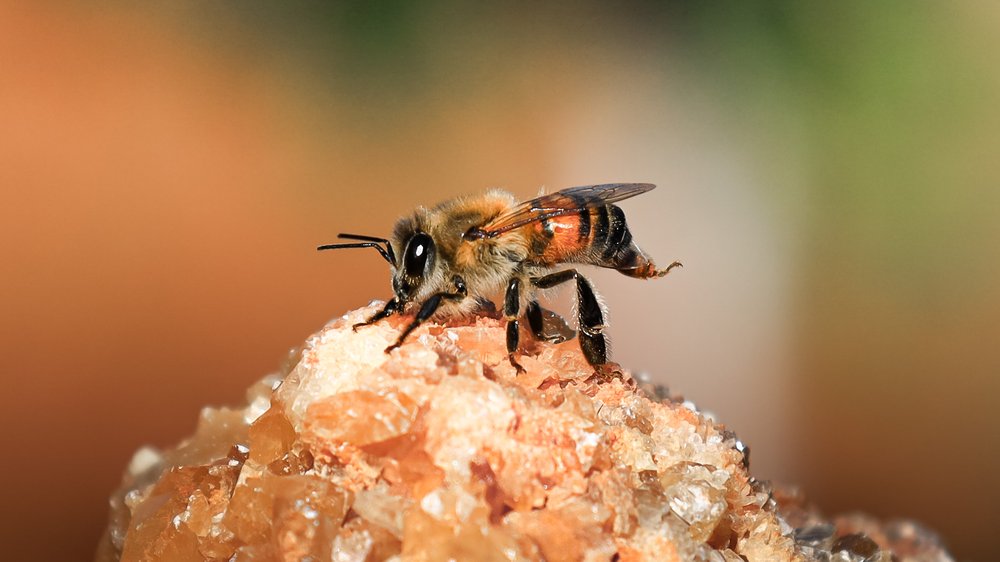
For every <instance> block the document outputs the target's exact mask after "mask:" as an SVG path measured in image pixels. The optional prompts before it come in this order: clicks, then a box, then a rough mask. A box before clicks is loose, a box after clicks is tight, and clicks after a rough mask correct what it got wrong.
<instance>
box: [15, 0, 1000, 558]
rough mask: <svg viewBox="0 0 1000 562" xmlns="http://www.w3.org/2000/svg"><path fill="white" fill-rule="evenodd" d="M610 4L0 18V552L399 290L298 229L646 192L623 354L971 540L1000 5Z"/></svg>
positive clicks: (778, 461) (760, 443)
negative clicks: (626, 188)
mask: <svg viewBox="0 0 1000 562" xmlns="http://www.w3.org/2000/svg"><path fill="white" fill-rule="evenodd" d="M529 6H531V7H529ZM602 6H603V5H602V4H600V3H596V2H595V3H593V4H589V3H582V4H581V3H574V4H573V5H566V6H559V5H552V6H550V7H548V8H537V7H534V5H520V4H506V5H501V4H496V5H492V6H491V7H488V8H487V7H475V8H469V7H462V6H460V5H458V4H453V3H449V2H444V3H437V4H434V5H433V6H425V7H421V8H417V7H416V5H414V4H410V3H404V2H400V3H395V4H393V3H389V4H384V3H383V4H380V6H379V7H378V8H373V7H371V6H369V5H367V4H361V3H358V4H354V3H346V4H340V5H338V6H337V7H326V8H316V9H313V10H307V9H304V8H298V9H296V10H294V11H284V9H283V8H279V7H277V5H275V7H273V8H261V7H256V6H249V5H245V4H244V3H240V2H213V3H209V4H206V3H202V2H176V3H169V4H168V6H164V7H160V8H152V7H149V8H136V7H128V6H126V5H125V4H120V3H117V2H102V3H99V4H96V5H95V4H83V3H79V4H78V3H74V2H36V3H31V4H30V5H29V4H28V3H20V5H14V4H12V3H9V2H0V189H3V203H2V204H0V250H2V259H0V315H2V322H0V342H2V344H0V345H2V347H0V351H2V359H3V370H2V373H3V382H4V386H5V388H6V389H7V392H6V393H5V396H6V405H5V407H4V408H2V409H0V422H2V426H0V427H2V428H3V430H2V431H0V440H2V448H0V450H2V451H3V462H2V463H0V467H2V468H0V470H2V477H3V483H4V487H5V489H6V490H7V492H6V495H5V497H6V498H8V500H7V501H8V504H7V509H6V510H5V511H4V515H3V516H0V517H2V518H3V519H2V521H0V528H2V529H3V533H4V541H3V544H4V549H5V550H6V553H5V554H6V557H5V558H7V559H18V560H75V559H88V558H89V557H90V556H91V555H92V552H93V549H94V547H95V546H96V543H97V539H98V536H99V534H100V532H101V530H102V528H103V526H104V524H105V517H106V513H107V503H106V498H107V497H108V495H109V493H110V491H111V490H112V489H113V488H114V487H116V486H117V484H118V480H119V477H120V474H121V471H122V470H123V468H124V467H125V465H126V463H127V462H128V460H129V458H130V456H131V454H132V452H133V451H134V450H135V449H136V448H138V447H139V446H141V445H143V444H146V443H151V444H154V445H157V446H170V445H172V444H173V443H176V442H177V441H178V440H180V439H182V438H183V437H184V436H186V435H189V434H190V433H191V431H192V430H193V427H194V423H195V420H196V416H197V412H198V410H199V409H200V408H201V407H202V406H204V405H208V404H232V403H238V402H239V401H240V400H241V399H242V393H243V390H244V389H245V388H246V387H247V386H248V385H249V384H250V383H251V382H253V381H255V380H257V379H258V378H260V377H262V376H263V375H265V374H267V373H269V372H273V371H274V370H276V369H277V367H278V365H279V364H280V362H281V361H282V360H283V358H284V356H285V353H286V352H287V350H288V349H289V348H291V347H292V346H294V345H297V344H298V343H300V342H301V341H302V340H303V339H304V338H305V337H306V336H308V335H309V334H310V333H311V332H313V331H315V330H316V329H318V328H319V327H320V326H321V325H322V324H323V323H324V322H326V321H327V320H329V319H331V318H333V317H335V316H337V315H339V314H341V313H342V312H344V311H346V310H348V309H350V308H354V307H357V306H360V305H362V304H365V303H366V302H368V300H370V299H372V298H385V297H387V296H389V284H388V278H387V277H388V276H387V272H386V268H385V264H384V262H382V261H381V259H379V258H378V256H377V255H375V253H374V252H370V253H366V252H365V251H360V250H359V251H357V252H341V253H337V254H333V253H330V254H317V253H316V252H315V251H314V247H315V245H316V244H319V243H325V242H332V241H334V236H335V234H336V233H337V232H341V231H346V232H362V233H369V234H373V235H378V234H388V233H389V232H390V229H391V226H392V223H393V221H394V220H395V219H396V217H398V216H399V215H400V214H402V213H405V212H406V211H407V210H409V209H412V208H413V207H415V206H416V205H419V204H432V203H435V202H437V201H439V200H441V199H443V198H447V197H451V196H455V195H460V194H466V193H470V192H477V191H480V190H483V189H486V188H488V187H497V186H500V187H506V188H508V189H510V190H511V191H513V192H514V193H516V194H517V195H518V196H520V197H523V198H528V197H530V196H532V195H534V194H535V193H537V191H538V189H539V188H540V187H542V186H546V187H548V188H549V189H558V188H562V187H567V186H571V185H580V184H588V183H602V182H608V181H643V182H653V183H657V184H659V185H660V187H659V189H657V190H656V191H654V192H652V193H650V194H647V195H644V196H642V197H641V198H637V199H635V200H630V201H627V202H625V203H623V205H622V206H623V207H624V208H625V210H626V213H627V214H628V216H629V220H630V223H631V225H632V230H633V231H634V233H635V236H636V239H637V240H638V241H639V243H640V244H641V245H642V246H643V248H644V249H646V250H647V251H648V252H649V253H650V254H651V255H653V256H655V257H656V258H657V259H658V261H660V262H661V263H668V262H669V261H671V260H673V259H681V260H682V261H684V262H685V266H686V267H685V268H684V269H683V270H680V271H678V272H676V273H674V274H671V276H670V277H669V278H667V279H665V280H662V281H657V282H649V283H642V282H638V281H634V280H631V279H626V278H624V277H622V276H618V275H617V274H614V273H610V272H594V275H593V279H594V281H595V284H596V285H597V287H598V288H599V290H601V292H602V295H603V296H604V298H605V301H606V302H607V304H608V306H609V309H610V313H611V321H612V327H611V335H612V337H613V338H614V344H615V347H614V349H615V356H616V358H617V359H618V360H619V361H621V362H622V363H623V364H625V365H626V366H629V367H631V368H634V369H637V370H645V371H648V372H651V373H653V374H654V376H655V377H656V378H657V380H659V381H660V382H662V383H665V384H668V385H669V386H670V387H671V389H672V390H674V391H675V392H679V393H683V394H684V395H686V396H687V397H688V398H690V399H692V400H694V401H695V402H696V403H697V404H698V405H699V406H700V407H702V408H705V409H708V410H710V411H712V412H714V413H715V414H716V415H717V416H718V417H719V418H720V419H721V420H722V421H724V422H726V423H727V424H728V425H729V426H730V427H732V428H733V429H735V430H736V431H737V432H738V434H739V435H740V436H741V437H742V438H743V440H744V441H746V442H747V443H748V444H749V445H750V446H751V448H752V449H753V471H754V473H755V474H756V475H757V476H758V477H761V478H772V479H776V480H780V481H785V482H794V483H798V484H800V485H802V487H803V488H804V489H805V490H806V492H807V494H808V495H809V496H810V497H811V498H813V499H814V500H816V501H817V502H818V503H819V504H820V506H822V508H823V509H824V510H826V511H827V512H830V513H833V512H839V511H845V510H852V509H858V510H864V511H867V512H871V513H873V514H875V515H878V516H880V517H893V516H907V517H914V518H917V519H919V520H921V521H923V522H925V523H926V524H928V525H929V526H931V527H932V528H935V529H937V530H939V531H940V532H941V533H942V534H943V535H944V537H945V539H946V541H947V542H948V544H949V545H951V546H952V548H953V550H954V552H955V554H957V555H959V557H961V558H978V559H982V560H986V559H988V558H989V557H990V554H989V552H990V550H989V548H990V547H991V546H992V545H991V543H992V535H991V533H990V532H988V529H990V528H991V527H992V526H991V524H990V521H991V520H990V519H989V517H990V516H991V515H992V512H993V510H992V507H993V505H995V503H996V501H997V500H998V499H1000V493H998V492H997V491H996V489H995V487H994V486H992V484H991V483H992V481H993V479H994V475H995V474H996V472H997V471H998V470H1000V453H998V450H997V446H996V444H997V441H996V436H997V435H998V434H1000V433H998V432H1000V421H998V418H997V417H996V416H994V415H993V411H992V409H993V408H994V407H995V403H996V396H997V395H998V393H1000V382H998V381H1000V379H998V375H1000V349H998V346H997V345H996V343H997V342H998V341H1000V259H998V258H1000V252H998V248H1000V220H998V218H1000V189H998V188H997V185H998V181H997V180H998V179H1000V159H997V158H996V152H997V148H998V147H1000V114H998V109H997V106H996V103H995V101H996V100H997V99H1000V98H998V94H1000V72H998V71H997V69H996V65H995V60H994V59H995V57H994V54H995V53H996V52H997V48H998V47H1000V44H998V43H1000V39H998V38H1000V33H997V32H998V31H1000V30H998V29H997V27H998V24H997V22H1000V17H998V16H1000V13H998V10H997V9H996V7H995V6H992V5H991V4H989V3H968V4H962V5H952V6H948V7H945V6H944V5H941V6H938V5H937V4H932V3H910V2H905V3H902V2H901V3H898V4H893V3H891V2H890V3H884V4H880V5H879V6H877V7H871V6H868V5H867V4H866V3H861V2H858V3H851V2H848V3H837V5H836V7H834V6H832V5H831V6H827V7H821V6H818V5H817V6H813V7H808V6H805V5H804V4H800V3H795V2H788V3H774V2H770V3H767V2H762V3H759V4H758V3H754V2H747V3H741V4H740V6H739V7H738V8H735V7H734V8H733V9H731V10H727V11H725V12H716V11H714V10H711V9H709V8H705V7H696V6H694V5H690V6H689V5H682V4H677V5H672V4H664V5H661V4H652V3H633V4H629V5H627V9H625V8H624V7H622V8H620V9H615V10H612V9H611V8H605V7H602ZM558 305H559V306H562V307H564V308H565V307H566V306H567V304H566V302H565V299H563V301H562V302H560V303H558Z"/></svg>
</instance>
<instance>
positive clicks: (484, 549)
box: [96, 304, 950, 562]
mask: <svg viewBox="0 0 1000 562" xmlns="http://www.w3.org/2000/svg"><path fill="white" fill-rule="evenodd" d="M374 307H377V304H376V305H373V306H372V307H368V308H366V309H362V310H358V311H354V312H352V313H350V314H348V315H345V316H344V317H343V318H340V319H338V320H336V321H334V322H332V323H331V324H329V325H328V326H326V327H325V328H324V329H323V330H322V331H321V332H319V333H318V334H316V335H315V336H313V337H311V338H309V340H307V341H306V343H305V344H304V346H303V348H302V349H301V351H300V352H299V353H297V354H296V355H295V356H294V357H295V362H294V366H291V367H290V368H289V370H288V372H287V373H285V374H284V376H283V377H280V378H275V377H269V378H267V379H265V380H264V381H262V382H260V383H258V384H256V385H254V387H252V388H251V390H250V392H249V393H248V405H247V406H246V407H245V408H242V409H227V408H222V409H206V410H205V411H204V412H203V413H202V416H201V419H200V421H199V424H198V428H197V430H196V431H195V434H194V435H193V436H192V437H191V438H190V439H188V440H186V441H184V442H182V443H181V444H180V445H179V446H178V447H176V448H174V449H171V450H167V451H162V452H161V451H156V450H153V449H150V448H143V449H140V451H139V452H138V453H137V454H136V456H135V458H134V459H133V461H132V463H130V465H129V467H128V470H127V472H126V474H125V477H124V480H123V483H122V487H121V488H120V489H119V490H118V491H117V492H116V493H115V494H113V496H112V497H111V516H110V519H109V524H108V529H107V532H106V534H105V536H104V538H103V539H102V542H101V544H100V546H99V548H98V552H97V556H96V560H97V561H98V562H107V561H111V560H122V561H127V562H133V561H150V562H167V561H170V562H173V561H187V560H192V561H197V560H216V561H232V562H240V561H262V560H281V561H285V560H289V561H290V560H310V561H315V562H321V561H334V562H361V561H372V560H413V561H437V560H487V561H489V560H496V561H513V560H546V561H550V562H555V561H575V560H586V561H610V560H618V561H620V562H639V561H660V560H666V561H687V560H706V561H715V562H736V561H740V560H746V561H749V562H765V561H767V562H770V561H783V560H851V561H854V560H866V561H871V562H876V561H882V560H886V561H887V560H892V559H898V560H904V561H905V560H913V561H925V560H926V561H939V560H940V561H946V560H950V558H948V555H947V553H946V552H945V551H944V549H943V548H941V546H940V543H939V542H938V541H937V540H936V538H934V536H933V535H932V534H931V533H928V532H926V531H924V530H923V529H921V528H920V527H918V526H915V525H912V524H908V523H905V522H896V523H892V524H890V525H888V526H881V525H880V524H879V523H878V522H876V521H874V520H871V519H868V518H864V517H849V518H841V519H837V520H835V521H832V522H831V521H827V520H825V519H824V518H823V517H822V516H821V515H820V514H819V513H818V512H817V511H816V510H815V509H814V508H813V507H811V506H809V505H808V504H806V503H805V501H804V499H803V497H802V495H801V494H798V493H796V492H789V491H788V490H786V489H783V488H781V487H772V486H771V485H768V484H765V483H763V482H760V481H757V480H754V479H753V478H751V476H750V474H749V472H748V470H749V466H748V465H749V462H748V458H749V457H748V450H747V449H746V447H744V445H743V444H742V442H740V441H739V439H738V438H737V437H736V436H735V434H734V433H733V432H732V431H730V430H727V429H726V428H725V427H724V426H722V425H721V424H719V423H718V422H716V421H714V420H713V419H712V418H710V417H708V416H707V415H706V414H704V413H699V412H698V411H697V410H696V409H694V408H693V407H689V406H688V405H686V403H685V402H684V401H683V400H681V399H679V398H667V396H668V393H667V392H666V391H665V390H663V389H657V388H655V387H651V385H649V384H645V383H643V384H640V383H638V382H637V381H636V380H635V379H634V378H633V377H632V376H631V375H630V374H629V373H628V372H627V371H625V370H623V369H621V368H620V367H618V366H616V365H613V364H612V365H609V367H610V368H609V369H606V370H604V371H602V372H600V373H595V371H594V369H593V368H592V367H590V366H589V365H588V364H587V363H586V361H585V360H584V358H583V356H582V355H581V353H580V351H579V346H578V344H577V342H575V341H567V342H565V343H552V342H529V343H526V349H525V351H524V353H523V354H522V356H521V358H520V362H521V364H522V365H523V366H524V368H525V372H523V373H520V374H518V373H517V372H515V370H514V369H513V367H511V365H510V364H509V362H508V361H507V357H506V351H505V349H504V341H505V326H504V323H503V321H502V320H501V319H498V318H496V317H489V316H479V317H475V318H472V319H469V320H452V321H449V322H448V323H446V324H437V323H428V324H426V325H425V326H423V327H421V328H420V329H418V330H416V331H415V332H414V333H413V334H412V335H411V337H410V338H409V339H408V340H407V342H406V343H405V344H404V345H402V346H401V347H400V348H398V349H396V350H394V351H393V352H392V353H390V354H385V353H384V352H383V350H384V349H385V348H386V346H388V345H389V344H391V343H393V341H394V340H395V339H396V337H397V336H398V334H399V331H400V329H401V328H402V327H403V325H404V323H405V322H406V321H407V320H406V319H405V318H398V317H396V318H389V319H386V320H384V321H381V322H379V323H377V324H374V325H372V326H369V327H366V328H363V329H360V330H358V331H357V332H355V331H353V330H352V329H351V325H352V324H354V323H356V322H359V321H361V320H362V319H363V318H365V317H366V316H368V315H371V314H372V313H373V311H374V310H376V308H374ZM644 388H654V392H658V394H650V393H647V392H645V391H644V390H643V389H644ZM894 549H898V550H894Z"/></svg>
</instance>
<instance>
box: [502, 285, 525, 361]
mask: <svg viewBox="0 0 1000 562" xmlns="http://www.w3.org/2000/svg"><path fill="white" fill-rule="evenodd" d="M520 309H521V278H520V277H513V278H511V280H510V282H509V283H508V284H507V293H506V294H505V295H504V299H503V315H504V318H506V319H507V359H509V360H510V364H511V365H512V366H513V367H514V368H515V369H517V372H518V374H520V373H523V372H524V367H522V366H521V364H520V363H518V362H517V360H516V359H514V354H515V353H516V352H517V344H518V342H519V341H520V337H521V334H520V326H519V325H518V323H517V314H518V312H520Z"/></svg>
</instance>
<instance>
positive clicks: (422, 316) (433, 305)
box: [385, 275, 469, 353]
mask: <svg viewBox="0 0 1000 562" xmlns="http://www.w3.org/2000/svg"><path fill="white" fill-rule="evenodd" d="M453 282H454V283H455V290H456V292H454V293H434V294H433V295H431V296H430V298H429V299H427V300H425V301H424V304H422V305H421V306H420V310H419V311H417V315H416V316H415V317H414V318H413V321H412V322H410V324H409V325H408V326H406V329H404V330H403V333H402V334H400V335H399V339H397V340H396V343H394V344H392V345H390V346H389V347H387V348H385V352H386V353H389V352H390V351H392V350H393V349H396V348H397V347H399V346H401V345H403V341H405V340H406V337H407V336H409V335H410V334H411V333H412V332H413V330H416V329H417V328H418V327H419V326H420V325H421V324H423V323H424V322H426V321H427V319H428V318H430V317H431V316H434V313H435V312H437V309H438V307H439V306H441V301H443V300H445V299H448V300H462V299H464V298H465V297H466V296H468V294H469V293H468V290H466V288H465V281H463V280H462V278H461V277H459V276H457V275H456V276H455V278H454V279H453Z"/></svg>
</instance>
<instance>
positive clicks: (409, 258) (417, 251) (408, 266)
mask: <svg viewBox="0 0 1000 562" xmlns="http://www.w3.org/2000/svg"><path fill="white" fill-rule="evenodd" d="M433 255H434V241H433V240H431V237H430V236H428V235H426V234H424V233H423V232H418V233H416V234H414V235H413V238H411V239H410V243H409V244H407V245H406V255H404V256H403V269H404V271H405V272H406V275H407V276H409V277H422V276H423V275H424V268H425V267H426V266H427V261H428V260H430V259H432V257H433Z"/></svg>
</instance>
